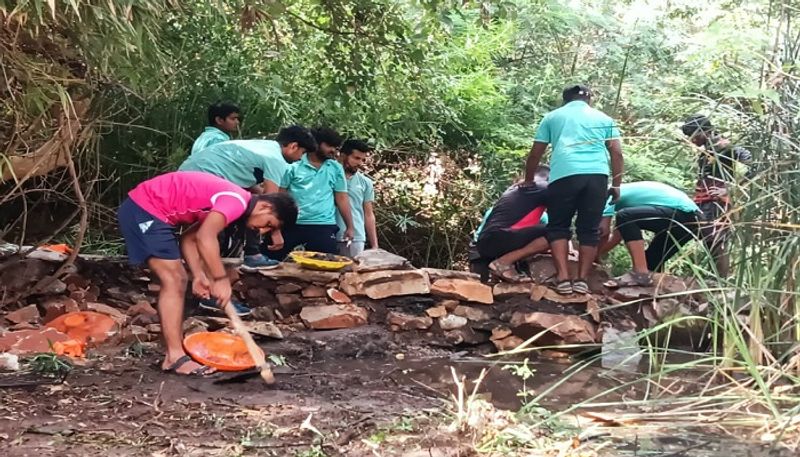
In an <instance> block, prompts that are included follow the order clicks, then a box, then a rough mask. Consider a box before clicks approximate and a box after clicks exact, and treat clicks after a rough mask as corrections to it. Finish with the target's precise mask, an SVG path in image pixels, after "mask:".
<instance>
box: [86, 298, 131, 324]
mask: <svg viewBox="0 0 800 457" xmlns="http://www.w3.org/2000/svg"><path fill="white" fill-rule="evenodd" d="M86 309H87V310H89V311H94V312H97V313H101V314H105V315H107V316H109V317H111V318H112V319H114V320H115V321H117V322H118V323H120V324H125V322H127V321H128V316H126V315H125V314H124V313H123V312H122V311H120V310H118V309H116V308H112V307H111V306H108V305H104V304H102V303H95V302H89V303H87V304H86Z"/></svg>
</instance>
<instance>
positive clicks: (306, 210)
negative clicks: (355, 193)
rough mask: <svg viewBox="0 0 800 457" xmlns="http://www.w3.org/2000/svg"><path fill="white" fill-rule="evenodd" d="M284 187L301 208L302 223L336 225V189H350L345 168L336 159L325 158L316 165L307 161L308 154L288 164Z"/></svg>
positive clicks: (298, 220)
mask: <svg viewBox="0 0 800 457" xmlns="http://www.w3.org/2000/svg"><path fill="white" fill-rule="evenodd" d="M281 187H282V188H284V189H286V190H287V191H289V193H290V194H291V195H292V197H293V198H294V200H295V202H296V203H297V207H298V208H299V210H300V211H299V214H298V215H297V223H298V224H301V225H333V224H336V202H335V201H334V193H335V192H347V180H346V179H345V176H344V168H342V165H341V164H339V162H337V161H335V160H326V161H325V162H323V163H322V165H321V166H320V167H319V168H317V167H315V166H314V165H311V163H310V162H309V161H308V154H303V158H301V159H300V160H299V161H297V162H295V163H293V164H291V165H289V169H288V170H287V171H286V174H285V175H284V176H283V180H282V181H281Z"/></svg>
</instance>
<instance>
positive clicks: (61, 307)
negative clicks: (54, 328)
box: [41, 296, 81, 324]
mask: <svg viewBox="0 0 800 457" xmlns="http://www.w3.org/2000/svg"><path fill="white" fill-rule="evenodd" d="M41 307H42V309H43V310H44V318H42V322H44V323H45V324H46V323H48V322H50V321H52V320H53V319H55V318H57V317H59V316H63V315H64V314H67V313H74V312H77V311H80V310H81V309H80V307H79V306H78V302H76V301H75V300H73V299H71V298H69V297H63V296H62V297H51V298H49V299H47V300H45V301H44V302H42V304H41Z"/></svg>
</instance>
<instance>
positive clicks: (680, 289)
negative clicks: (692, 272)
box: [653, 273, 689, 299]
mask: <svg viewBox="0 0 800 457" xmlns="http://www.w3.org/2000/svg"><path fill="white" fill-rule="evenodd" d="M653 284H654V286H655V294H656V295H658V296H661V295H675V297H674V298H677V299H682V298H683V297H680V295H684V294H686V293H687V291H688V290H689V286H688V285H687V284H686V281H684V280H683V279H682V278H679V277H677V276H672V275H668V274H663V273H655V274H653Z"/></svg>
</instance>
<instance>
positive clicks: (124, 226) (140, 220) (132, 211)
mask: <svg viewBox="0 0 800 457" xmlns="http://www.w3.org/2000/svg"><path fill="white" fill-rule="evenodd" d="M117 219H118V220H119V229H120V231H121V232H122V236H123V237H124V238H125V249H126V251H127V252H128V263H130V264H131V265H141V264H143V263H145V262H147V259H149V258H150V257H155V258H157V259H165V260H178V259H180V258H181V248H180V242H179V237H178V233H177V228H176V227H174V226H172V225H169V224H167V223H166V222H164V221H162V220H160V219H158V218H156V217H155V216H153V215H152V214H150V213H148V212H147V211H145V210H144V209H143V208H142V207H141V206H139V205H137V204H136V203H135V202H134V201H133V200H131V199H130V198H127V199H126V200H125V201H124V202H122V204H121V205H120V206H119V210H117Z"/></svg>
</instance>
